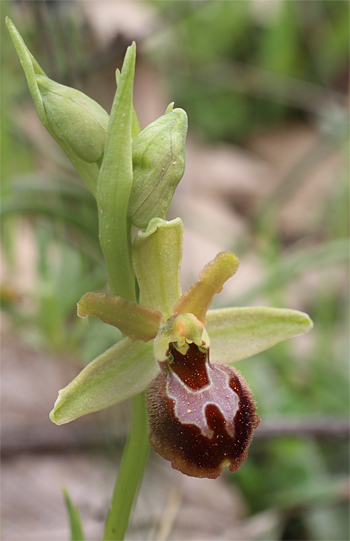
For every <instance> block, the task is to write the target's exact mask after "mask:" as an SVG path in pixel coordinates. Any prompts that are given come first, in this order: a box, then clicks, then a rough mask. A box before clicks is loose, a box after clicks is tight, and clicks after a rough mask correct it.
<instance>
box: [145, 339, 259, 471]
mask: <svg viewBox="0 0 350 541" xmlns="http://www.w3.org/2000/svg"><path fill="white" fill-rule="evenodd" d="M167 355H168V358H167V360H166V361H163V362H159V365H160V369H161V370H160V372H159V373H158V375H157V376H156V378H155V379H154V380H153V382H152V383H151V384H150V385H149V387H148V389H147V408H148V419H149V430H150V442H151V445H152V447H153V449H154V450H155V451H156V452H157V453H158V454H159V455H161V456H162V457H163V458H165V459H166V460H170V461H171V464H172V466H173V468H175V469H177V470H179V471H181V472H182V473H185V474H186V475H190V476H193V477H208V478H211V479H215V478H216V477H218V476H219V475H220V473H221V471H222V468H223V467H224V466H228V467H229V468H230V471H231V472H234V471H236V470H237V469H238V468H239V466H240V465H241V464H242V462H243V461H244V460H245V459H246V458H247V455H248V447H249V445H250V442H251V439H252V435H253V432H254V430H255V428H256V427H257V426H258V424H259V421H260V419H259V417H258V415H257V413H256V406H255V402H254V399H253V396H252V393H251V391H250V389H249V388H248V386H247V384H246V382H245V381H244V379H243V378H242V376H241V375H240V374H239V373H238V372H236V371H235V370H233V369H232V368H231V367H230V366H227V365H223V364H218V363H210V361H209V348H207V347H206V346H205V345H202V346H198V345H196V344H195V343H194V342H192V343H189V344H188V349H187V352H186V353H185V354H182V353H181V352H180V351H179V349H178V348H177V344H176V343H174V342H171V343H170V344H169V349H168V352H167Z"/></svg>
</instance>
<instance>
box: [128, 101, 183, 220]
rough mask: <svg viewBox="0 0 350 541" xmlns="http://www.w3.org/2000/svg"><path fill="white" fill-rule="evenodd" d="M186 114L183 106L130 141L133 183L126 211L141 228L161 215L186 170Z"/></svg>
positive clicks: (150, 125) (158, 120) (159, 119)
mask: <svg viewBox="0 0 350 541" xmlns="http://www.w3.org/2000/svg"><path fill="white" fill-rule="evenodd" d="M186 134H187V115H186V113H185V111H183V110H182V109H174V110H173V111H171V112H169V113H167V114H165V115H163V116H161V117H160V118H158V119H157V120H155V121H154V122H152V124H149V125H148V126H147V127H146V128H145V129H144V130H143V131H142V132H141V133H140V134H139V135H138V136H137V137H136V139H135V141H134V142H133V153H132V157H133V187H132V191H131V195H130V200H129V208H128V214H129V218H130V220H131V222H132V223H133V224H134V225H136V226H137V227H140V228H142V229H144V228H146V227H147V224H148V222H149V221H150V220H151V219H152V218H164V217H165V213H166V211H167V209H168V207H169V205H170V203H171V200H172V198H173V195H174V192H175V190H176V187H177V185H178V183H179V182H180V180H181V178H182V176H183V174H184V170H185V141H186Z"/></svg>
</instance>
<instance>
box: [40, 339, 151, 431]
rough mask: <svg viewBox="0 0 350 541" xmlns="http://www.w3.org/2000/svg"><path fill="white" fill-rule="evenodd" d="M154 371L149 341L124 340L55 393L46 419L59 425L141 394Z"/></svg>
mask: <svg viewBox="0 0 350 541" xmlns="http://www.w3.org/2000/svg"><path fill="white" fill-rule="evenodd" d="M158 370H159V368H158V364H157V362H156V360H155V358H154V353H153V341H151V342H147V343H146V344H145V343H144V342H140V341H137V342H131V341H130V340H129V339H128V338H124V339H123V340H121V341H120V342H118V343H117V344H115V345H114V346H112V347H111V348H110V349H108V350H107V351H105V352H104V353H102V355H100V356H99V357H97V358H96V359H95V360H94V361H92V362H91V363H90V364H89V365H88V366H87V367H86V368H84V370H83V371H82V372H80V374H79V375H78V376H77V377H76V378H75V379H74V380H73V381H72V382H71V383H70V384H69V385H67V387H65V388H64V389H62V390H61V391H59V393H58V398H57V400H56V403H55V405H54V408H53V410H52V411H51V413H50V419H51V421H53V422H54V423H55V424H57V425H61V424H64V423H69V422H70V421H73V420H74V419H77V418H78V417H81V416H82V415H86V414H87V413H92V412H94V411H99V410H101V409H104V408H108V407H109V406H112V405H113V404H117V403H119V402H123V400H126V399H127V398H130V397H132V396H134V395H136V394H138V393H141V392H142V391H144V390H145V389H146V387H147V386H148V385H149V383H150V382H151V381H152V379H153V378H154V377H155V376H156V374H157V372H158Z"/></svg>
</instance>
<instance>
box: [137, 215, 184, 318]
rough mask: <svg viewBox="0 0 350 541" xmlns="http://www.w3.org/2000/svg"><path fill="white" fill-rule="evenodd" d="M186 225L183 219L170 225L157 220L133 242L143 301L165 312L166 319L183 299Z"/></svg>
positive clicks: (177, 219) (159, 219)
mask: <svg viewBox="0 0 350 541" xmlns="http://www.w3.org/2000/svg"><path fill="white" fill-rule="evenodd" d="M182 246H183V225H182V221H181V220H180V218H176V219H175V220H172V221H170V222H167V221H165V220H162V219H161V218H154V219H153V220H151V221H150V222H149V224H148V227H147V229H146V231H145V232H142V231H139V233H138V234H137V235H136V237H135V239H134V243H133V258H134V267H135V273H136V276H137V280H138V283H139V286H140V293H141V301H142V304H145V305H146V306H151V307H152V308H155V309H156V310H159V311H160V312H162V314H163V315H164V316H165V318H168V317H169V316H171V314H172V310H173V306H174V304H175V303H176V301H177V300H178V299H179V298H180V296H181V284H180V265H181V259H182Z"/></svg>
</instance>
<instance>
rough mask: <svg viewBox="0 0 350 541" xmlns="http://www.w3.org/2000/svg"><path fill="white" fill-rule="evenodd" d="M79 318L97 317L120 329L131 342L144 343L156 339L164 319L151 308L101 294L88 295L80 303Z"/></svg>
mask: <svg viewBox="0 0 350 541" xmlns="http://www.w3.org/2000/svg"><path fill="white" fill-rule="evenodd" d="M78 316H80V317H86V316H97V317H98V318H100V319H101V320H102V321H103V322H104V323H108V324H109V325H114V327H118V329H119V330H120V331H121V332H122V333H123V334H125V336H127V337H128V338H130V339H131V340H143V341H144V342H148V340H152V338H155V336H156V334H157V331H158V327H159V325H160V323H161V321H162V319H163V316H162V314H161V312H158V310H154V309H153V308H150V307H149V306H140V305H137V304H135V303H134V302H130V301H127V300H126V299H123V298H122V297H109V296H108V295H102V294H101V293H86V294H85V295H84V296H83V297H82V298H81V299H80V301H79V302H78Z"/></svg>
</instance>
